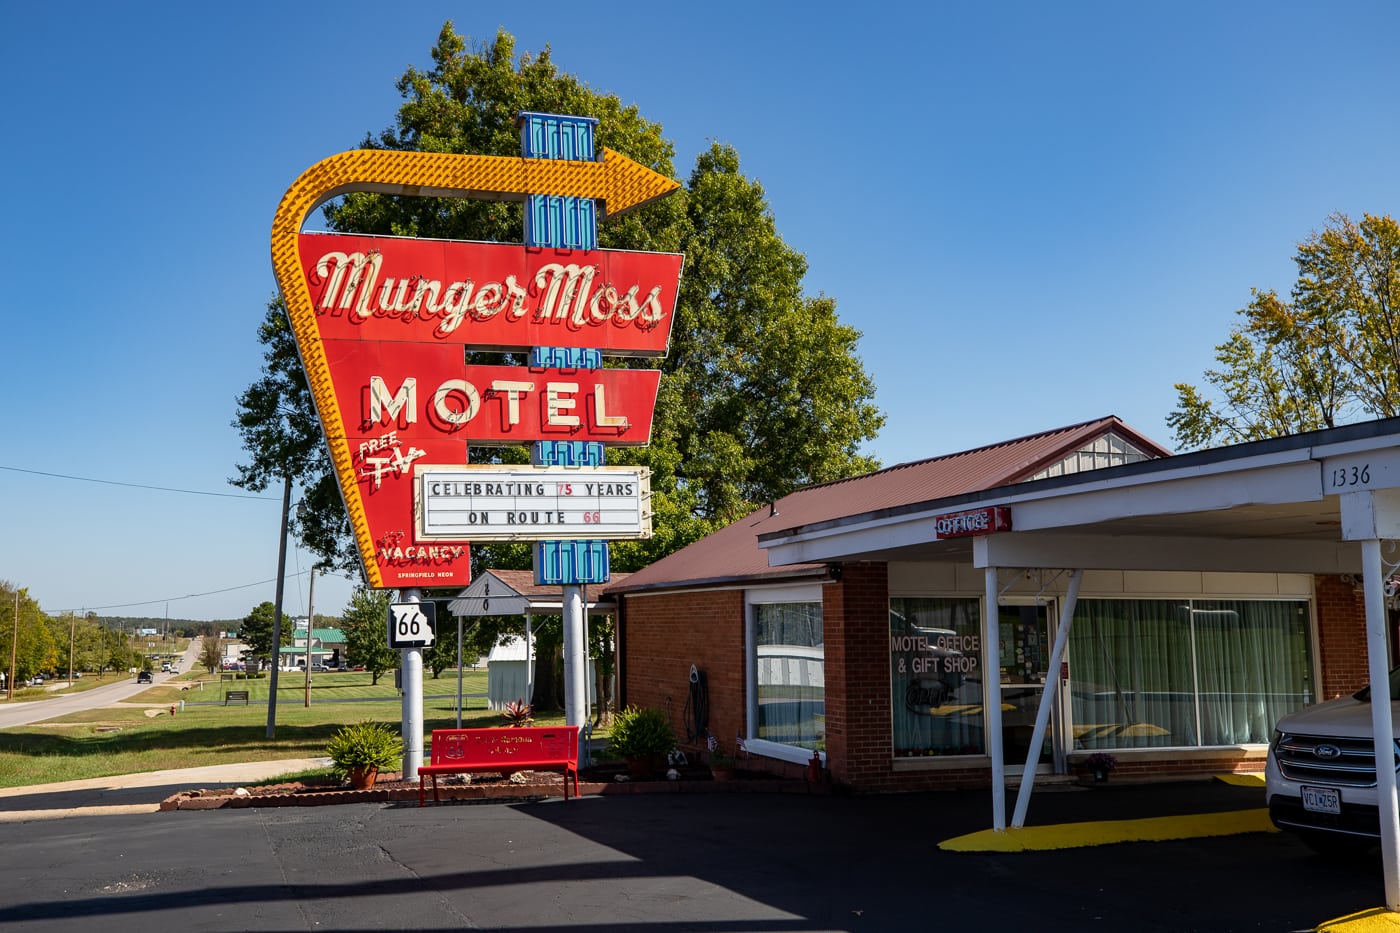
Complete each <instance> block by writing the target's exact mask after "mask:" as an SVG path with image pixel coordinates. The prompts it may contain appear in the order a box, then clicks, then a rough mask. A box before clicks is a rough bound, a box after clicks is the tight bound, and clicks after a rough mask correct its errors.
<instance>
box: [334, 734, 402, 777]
mask: <svg viewBox="0 0 1400 933" xmlns="http://www.w3.org/2000/svg"><path fill="white" fill-rule="evenodd" d="M326 754H327V755H328V756H330V759H331V763H332V764H333V765H334V766H335V773H336V776H337V777H343V778H348V779H349V780H350V786H351V787H353V788H355V789H356V790H365V789H367V788H370V787H373V786H374V781H375V778H376V777H378V775H379V770H380V769H381V768H391V767H393V766H394V765H396V764H399V763H400V762H401V761H402V760H403V739H401V738H400V737H399V736H398V735H397V734H396V733H395V732H394V731H393V730H392V729H390V728H389V727H388V726H386V725H384V724H383V723H379V722H374V721H373V720H370V719H366V720H364V721H362V722H357V723H354V724H352V725H348V726H343V727H341V730H340V731H339V732H337V733H336V734H335V735H334V736H333V737H332V738H331V741H330V744H329V745H327V746H326Z"/></svg>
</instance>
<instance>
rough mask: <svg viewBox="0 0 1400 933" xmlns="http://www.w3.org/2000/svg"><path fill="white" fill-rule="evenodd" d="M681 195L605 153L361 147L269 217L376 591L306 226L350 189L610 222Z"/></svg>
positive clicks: (306, 362) (665, 181) (323, 168)
mask: <svg viewBox="0 0 1400 933" xmlns="http://www.w3.org/2000/svg"><path fill="white" fill-rule="evenodd" d="M679 187H680V184H679V183H677V182H674V181H672V180H671V179H669V178H667V177H666V176H664V175H661V174H658V173H657V172H653V171H652V170H651V169H649V168H647V167H646V166H645V165H642V164H640V163H638V162H634V161H633V160H631V159H629V158H627V157H626V156H625V155H622V154H620V153H617V152H613V151H612V150H611V149H607V148H604V149H603V161H601V162H574V161H568V160H563V159H527V158H524V157H522V156H488V155H458V154H453V153H441V152H397V151H394V150H388V149H355V150H352V151H350V152H342V153H339V154H338V155H333V156H331V157H329V158H326V159H322V160H321V161H320V162H317V163H316V164H315V165H313V166H311V167H310V168H309V169H307V170H306V171H304V172H302V173H301V177H300V178H298V179H297V180H296V181H295V182H293V183H292V186H291V187H290V188H288V189H287V193H286V194H284V195H283V196H282V202H281V203H280V204H278V205H277V213H276V215H274V217H273V219H272V269H273V271H274V272H275V273H276V274H277V284H278V286H279V287H280V288H281V290H282V299H283V301H284V302H286V305H287V316H288V317H289V318H290V320H291V323H292V331H293V333H294V334H295V335H296V340H297V349H298V350H299V351H300V352H301V362H302V366H303V368H305V370H306V378H307V381H308V382H309V383H310V385H311V391H312V395H313V396H314V397H315V399H316V408H317V409H318V411H319V413H320V415H321V424H322V425H335V426H336V427H337V430H336V431H335V432H327V441H328V444H329V447H330V453H331V461H332V462H333V463H334V464H335V469H336V475H337V478H338V479H339V481H340V491H341V495H342V496H343V497H344V499H345V510H346V512H348V513H349V516H350V525H351V527H352V528H353V529H354V532H355V540H356V542H357V543H358V544H359V546H360V555H361V558H362V561H363V563H364V567H365V572H366V574H367V575H368V577H369V585H370V586H371V587H381V586H382V585H383V581H382V580H381V578H380V574H379V565H378V562H377V561H375V560H374V557H373V555H374V542H373V540H372V539H371V536H370V531H369V522H368V520H367V519H366V517H365V510H364V505H363V503H362V502H361V500H360V489H359V486H358V485H357V481H356V478H355V468H354V463H353V461H352V460H351V455H350V448H349V446H348V445H347V444H346V441H345V438H344V437H343V436H341V437H332V436H331V434H332V433H334V434H335V435H343V434H344V432H343V431H341V430H339V425H341V424H342V421H341V414H340V406H339V403H338V402H337V401H336V398H335V392H334V390H333V389H332V387H331V376H330V367H329V365H328V364H327V362H326V353H325V348H324V347H323V346H322V345H321V341H320V338H319V336H318V334H317V331H316V309H315V308H314V307H313V305H312V302H311V294H310V292H308V291H307V288H306V279H305V278H304V277H303V275H302V269H301V259H300V257H299V256H298V254H297V235H298V234H299V233H300V232H301V225H302V224H303V223H305V222H306V218H307V217H310V216H311V212H312V211H314V210H315V209H316V208H318V207H320V206H321V205H322V204H324V203H326V202H327V201H329V200H330V199H331V198H335V197H339V196H340V195H342V194H346V193H348V192H351V191H373V192H378V193H380V194H398V195H407V196H410V197H457V198H479V199H484V200H491V201H523V200H524V199H525V197H526V195H531V194H549V195H561V196H564V197H576V198H595V199H597V200H599V201H602V202H603V204H604V210H605V212H606V214H605V216H608V217H611V216H613V215H614V214H621V213H622V212H624V211H629V210H631V209H633V208H635V207H640V206H641V205H643V204H647V203H649V202H651V201H655V200H656V199H657V198H662V197H665V196H666V195H668V194H670V193H671V192H672V191H675V190H676V189H677V188H679Z"/></svg>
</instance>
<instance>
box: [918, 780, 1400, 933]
mask: <svg viewBox="0 0 1400 933" xmlns="http://www.w3.org/2000/svg"><path fill="white" fill-rule="evenodd" d="M1217 779H1218V780H1221V781H1224V782H1226V783H1227V784H1237V785H1240V786H1258V785H1260V784H1263V783H1264V779H1263V776H1262V775H1257V774H1222V775H1218V776H1217ZM1275 832H1278V830H1277V829H1276V828H1275V827H1274V825H1273V823H1271V822H1270V821H1269V811H1268V810H1264V809H1259V810H1231V811H1226V812H1223V813H1200V814H1193V815H1190V816H1159V817H1151V818H1148V819H1141V820H1101V821H1097V822H1090V823H1060V824H1058V825H1054V826H1024V827H1021V828H1020V829H1006V830H1003V831H1001V832H997V831H995V830H990V829H987V830H983V831H982V832H977V833H969V834H968V835H966V836H957V837H955V838H952V839H946V840H944V841H943V842H941V843H939V845H938V847H939V848H940V849H943V850H945V851H948V852H1041V851H1050V850H1053V849H1074V848H1083V847H1085V846H1102V845H1112V844H1114V843H1119V842H1164V841H1167V840H1171V839H1200V838H1205V837H1208V836H1233V835H1238V834H1240V833H1275ZM1315 933H1400V914H1397V913H1393V912H1391V911H1389V910H1386V909H1385V908H1383V907H1377V908H1374V909H1371V910H1363V911H1360V912H1358V913H1354V914H1348V915H1347V916H1345V917H1338V918H1337V919H1336V920H1328V921H1325V922H1324V923H1321V924H1319V925H1318V926H1317V927H1316V928H1315Z"/></svg>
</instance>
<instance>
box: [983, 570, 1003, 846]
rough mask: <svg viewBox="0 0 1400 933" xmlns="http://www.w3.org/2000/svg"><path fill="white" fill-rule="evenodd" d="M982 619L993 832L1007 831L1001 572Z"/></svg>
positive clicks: (990, 574)
mask: <svg viewBox="0 0 1400 933" xmlns="http://www.w3.org/2000/svg"><path fill="white" fill-rule="evenodd" d="M984 575H985V578H986V587H987V593H986V599H985V600H984V604H983V619H982V664H983V668H982V671H983V673H982V679H983V682H984V683H983V689H984V692H985V694H986V697H985V699H984V701H983V704H984V705H983V707H982V725H983V730H982V736H983V741H984V742H985V743H986V745H987V754H988V755H990V756H991V758H992V829H994V830H996V831H998V832H1001V831H1003V830H1005V829H1006V762H1005V757H1006V756H1005V754H1004V753H1003V749H1002V742H1001V652H1000V651H998V650H997V646H998V645H999V644H1000V643H1001V632H1000V631H999V626H998V603H999V599H1000V594H999V593H998V592H997V568H995V567H988V568H987V569H986V570H985V571H984Z"/></svg>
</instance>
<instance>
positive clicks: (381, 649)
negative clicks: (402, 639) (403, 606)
mask: <svg viewBox="0 0 1400 933" xmlns="http://www.w3.org/2000/svg"><path fill="white" fill-rule="evenodd" d="M392 601H393V594H391V593H390V592H389V591H387V590H371V589H368V588H367V587H363V586H357V587H355V589H354V591H353V592H351V594H350V601H349V603H348V604H347V605H346V607H345V610H344V611H343V612H342V613H341V614H340V631H341V632H342V634H344V635H345V653H346V654H348V655H349V656H350V661H351V663H353V664H363V665H364V667H365V670H367V671H369V673H370V683H375V684H377V683H379V676H380V675H381V674H383V673H384V672H385V671H389V670H393V669H394V667H395V666H396V665H397V664H398V662H399V654H398V652H397V651H395V650H394V649H393V648H390V647H389V603H391V602H392Z"/></svg>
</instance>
